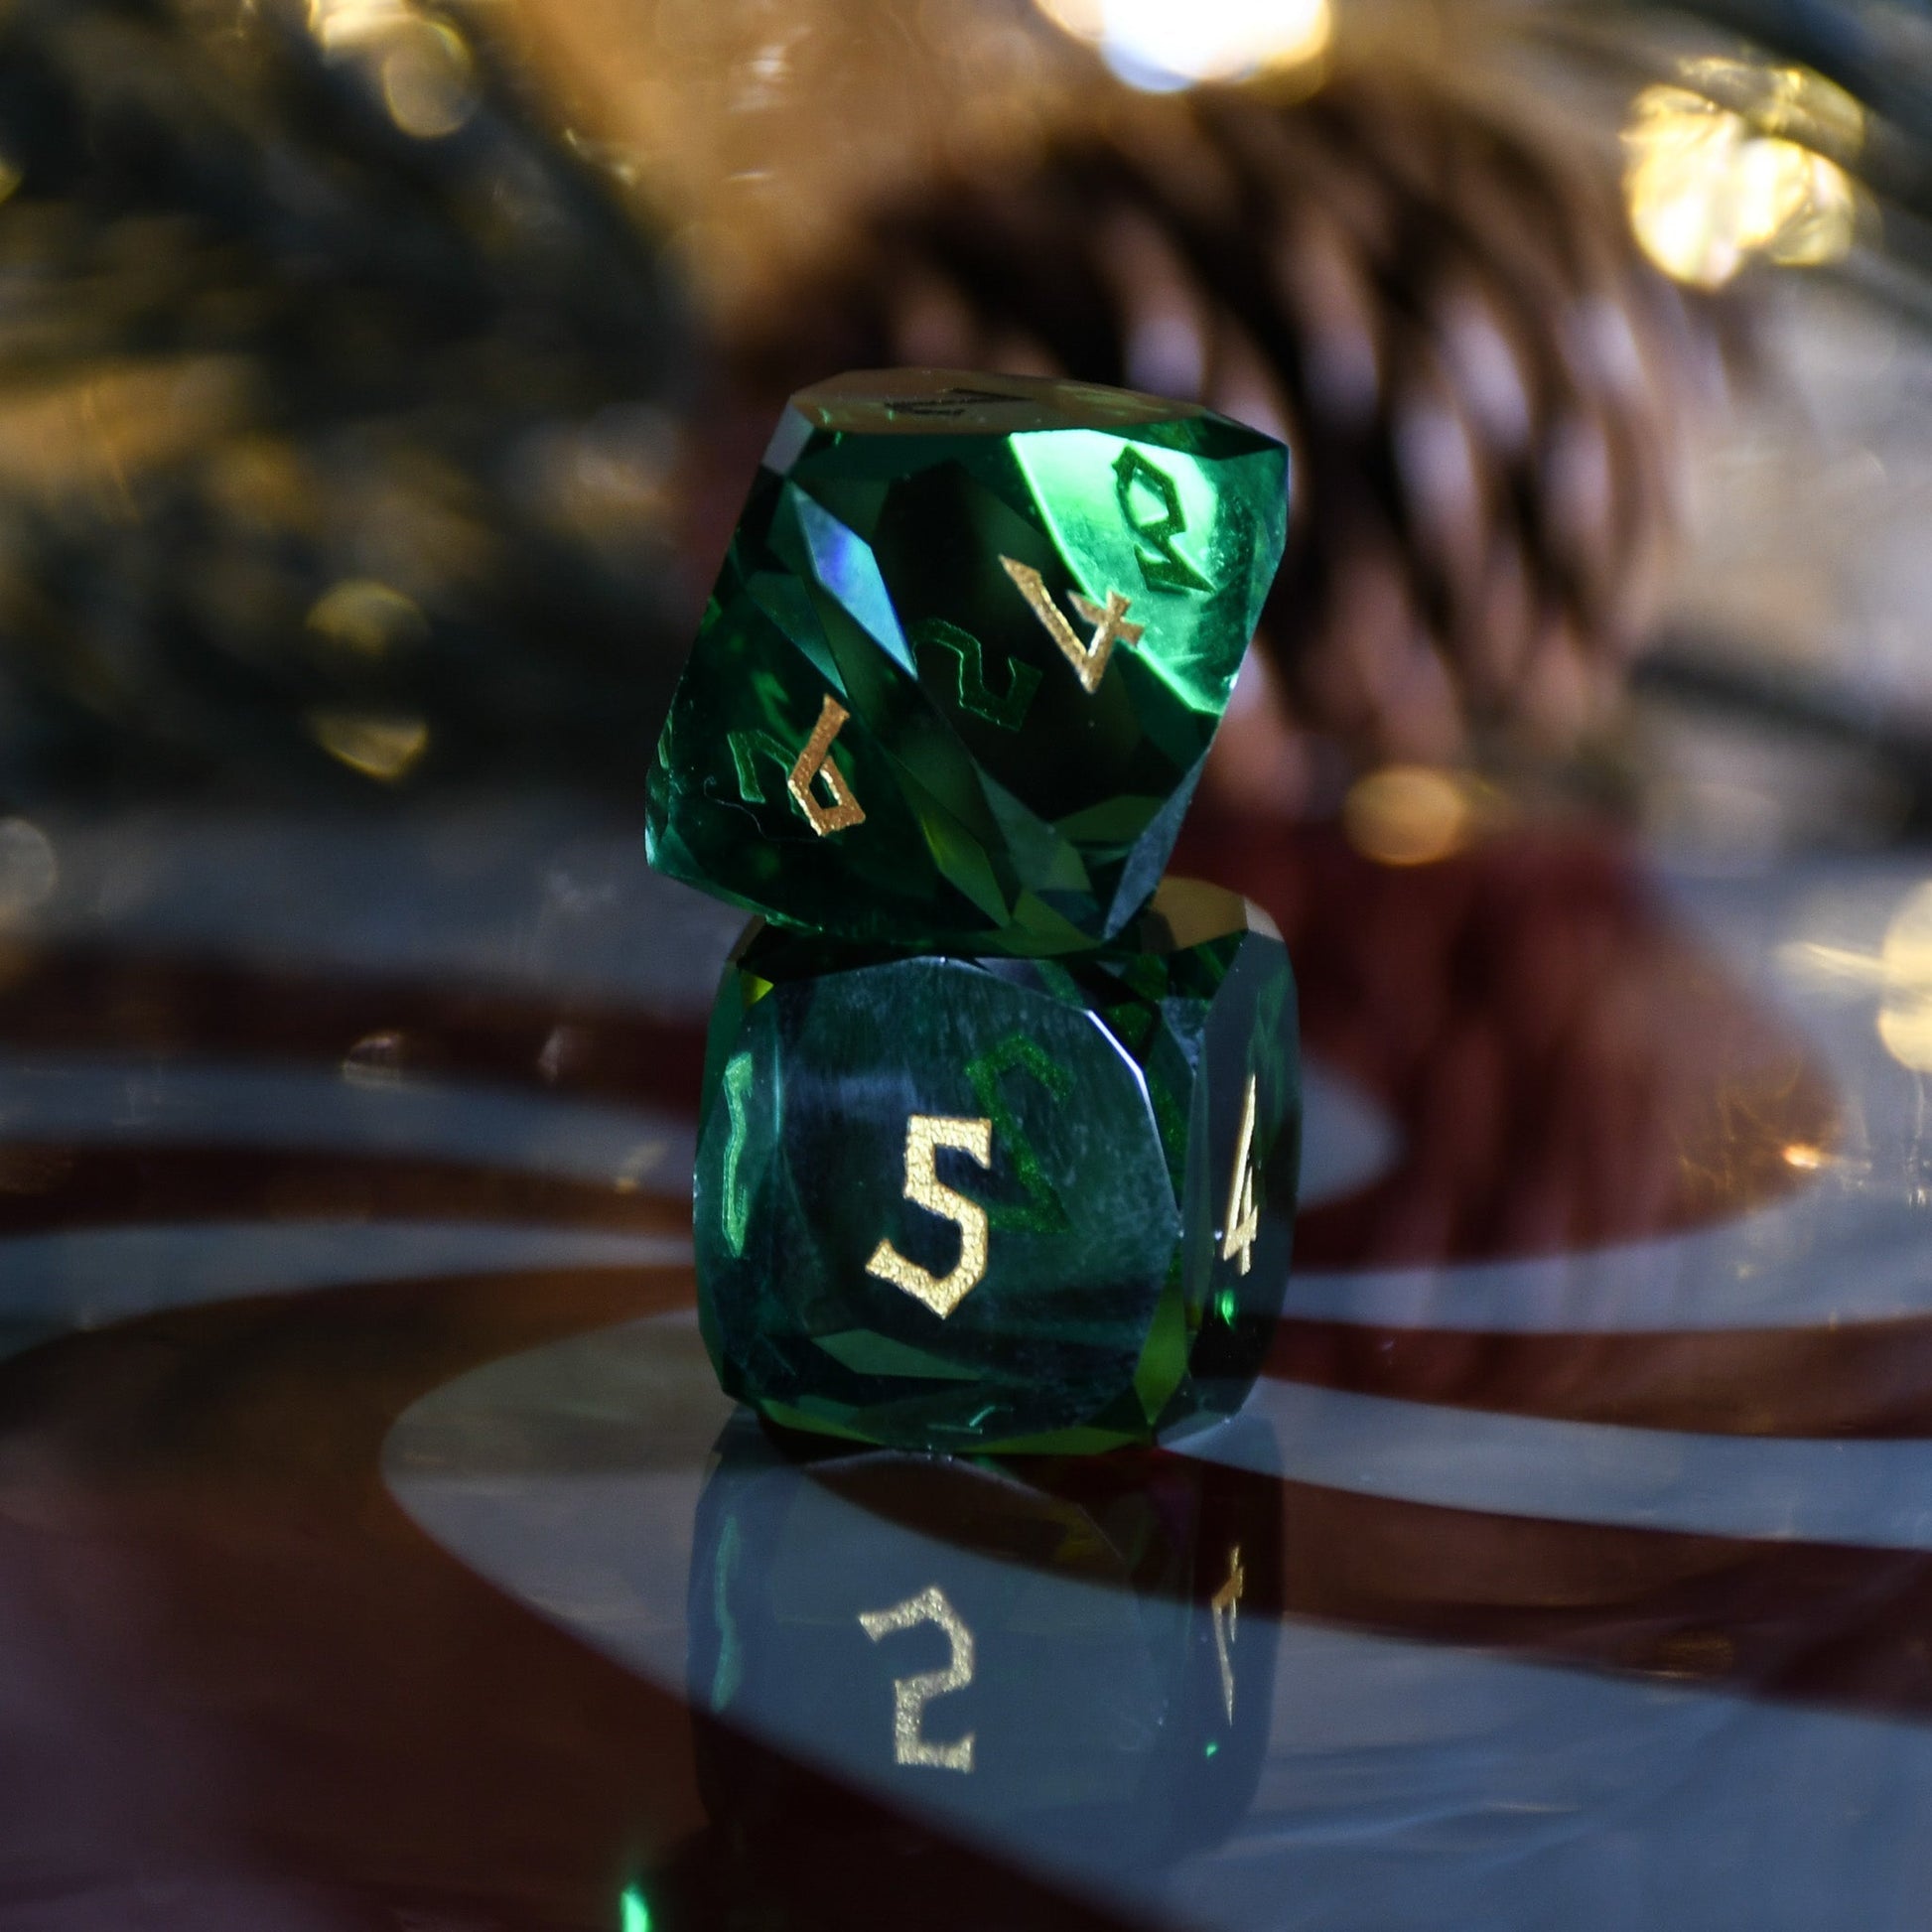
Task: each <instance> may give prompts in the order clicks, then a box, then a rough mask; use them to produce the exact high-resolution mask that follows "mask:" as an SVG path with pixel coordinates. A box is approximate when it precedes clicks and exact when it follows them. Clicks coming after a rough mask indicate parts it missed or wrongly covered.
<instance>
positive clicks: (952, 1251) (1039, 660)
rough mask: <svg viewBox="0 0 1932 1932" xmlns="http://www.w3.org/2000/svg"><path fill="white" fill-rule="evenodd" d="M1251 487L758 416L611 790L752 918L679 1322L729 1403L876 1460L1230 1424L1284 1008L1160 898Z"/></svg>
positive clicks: (1263, 1327)
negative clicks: (713, 542) (719, 545)
mask: <svg viewBox="0 0 1932 1932" xmlns="http://www.w3.org/2000/svg"><path fill="white" fill-rule="evenodd" d="M1287 473H1288V453H1287V452H1286V451H1285V450H1284V449H1283V448H1282V447H1281V445H1280V444H1278V443H1275V442H1272V441H1270V440H1269V439H1268V438H1267V437H1264V436H1261V435H1259V434H1257V433H1256V432H1254V431H1252V430H1248V429H1244V428H1242V427H1241V426H1240V425H1238V424H1236V423H1232V422H1230V421H1228V420H1226V419H1225V418H1223V417H1220V416H1216V415H1213V414H1212V413H1210V412H1208V411H1206V410H1203V409H1200V408H1198V407H1195V406H1193V405H1187V404H1179V403H1171V402H1165V401H1161V400H1158V399H1156V398H1154V397H1150V396H1143V395H1136V394H1132V393H1130V392H1127V391H1124V390H1118V389H1106V388H1100V387H1097V386H1095V385H1092V384H1087V383H1073V382H1051V381H1038V380H1034V379H1030V378H1023V377H1013V376H987V375H962V374H953V373H949V372H945V371H935V370H890V371H884V372H873V373H868V374H858V375H848V376H843V377H839V378H836V379H835V380H832V381H829V382H825V383H821V384H819V385H818V386H817V387H815V388H811V389H807V390H805V391H803V392H801V393H800V394H798V395H797V396H794V397H793V398H792V400H791V403H790V405H789V407H788V408H787V410H786V412H785V414H784V417H783V418H782V420H781V421H780V423H779V425H778V428H777V431H776V433H775V434H774V436H773V437H772V440H771V444H770V447H769V449H768V450H767V451H766V453H765V457H764V461H763V464H762V466H761V468H760V469H759V476H758V481H757V483H755V484H754V486H753V489H752V494H751V498H750V500H749V502H748V503H747V505H746V508H745V511H744V514H743V515H742V517H741V518H740V521H739V525H738V528H737V531H736V533H735V534H734V536H733V539H732V545H731V550H730V553H729V555H728V556H727V558H726V561H725V566H724V570H723V572H722V574H721V576H720V578H719V582H718V586H717V589H716V591H715V592H714V593H713V596H712V599H711V602H710V605H709V606H708V608H707V610H706V613H705V618H704V621H703V625H702V627H701V629H700V631H699V635H698V640H697V643H696V645H695V647H694V649H693V651H692V655H691V659H690V661H689V663H688V664H687V665H686V667H685V670H684V673H683V677H682V679H681V681H680V683H679V685H678V689H677V693H676V696H675V698H674V700H673V702H672V707H671V713H670V716H669V718H668V720H667V721H666V724H665V727H664V732H663V736H662V738H661V740H660V741H659V745H658V749H657V757H656V760H655V762H654V764H653V767H652V770H651V776H650V798H649V817H648V838H649V850H650V857H651V862H652V863H653V864H654V865H655V866H657V867H658V868H659V869H660V870H662V871H664V872H666V873H669V874H670V875H672V876H673V877H675V878H678V879H682V880H685V881H687V882H689V883H690V884H692V885H694V886H699V887H702V888H703V889H704V890H706V891H708V892H711V893H713V894H716V895H718V896H719V897H723V898H727V899H730V900H732V901H734V902H736V903H738V904H741V905H744V906H747V907H748V908H751V909H752V910H754V911H755V912H757V913H759V915H760V916H759V917H758V918H755V919H754V920H753V922H752V924H751V926H750V927H749V928H748V929H747V931H746V933H745V935H744V937H743V938H742V939H741V940H740V942H739V944H738V947H737V949H736V951H735V952H734V953H733V955H732V959H731V963H730V965H729V966H728V967H727V969H726V972H725V977H724V983H723V985H722V987H721V988H720V991H719V995H718V1002H717V1006H716V1009H715V1011H714V1013H713V1016H712V1023H711V1034H710V1041H709V1047H708V1051H707V1055H706V1067H705V1082H704V1095H703V1101H702V1106H701V1112H700V1118H699V1129H698V1167H697V1181H696V1190H695V1220H696V1255H697V1271H698V1292H699V1314H700V1321H701V1324H702V1327H703V1332H704V1337H705V1342H706V1346H707V1347H708V1349H709V1350H710V1354H711V1358H712V1361H713V1363H714V1364H715V1365H716V1367H717V1370H718V1374H719V1378H720V1380H721V1381H722V1383H723V1384H724V1387H725V1389H726V1392H727V1393H728V1394H731V1395H733V1396H736V1397H739V1398H741V1399H743V1400H745V1401H748V1402H750V1403H752V1404H754V1405H755V1406H756V1407H757V1408H758V1409H759V1410H760V1411H761V1412H762V1413H763V1414H764V1415H765V1416H766V1417H767V1418H768V1419H770V1420H771V1421H773V1422H776V1423H779V1424H781V1425H785V1426H789V1427H792V1428H798V1429H806V1430H813V1431H818V1432H821V1433H824V1434H828V1435H833V1436H839V1437H844V1438H847V1439H851V1440H856V1441H860V1442H868V1443H879V1444H885V1445H888V1446H892V1447H897V1448H903V1449H942V1450H962V1451H974V1452H977V1451H1012V1452H1032V1451H1040V1452H1067V1451H1077V1450H1083V1449H1106V1448H1111V1447H1114V1446H1116V1445H1120V1444H1124V1443H1130V1442H1146V1441H1148V1440H1150V1439H1151V1438H1153V1437H1155V1436H1156V1435H1159V1434H1163V1433H1165V1432H1168V1431H1171V1430H1173V1429H1175V1428H1178V1427H1179V1426H1181V1425H1183V1424H1185V1423H1188V1422H1190V1421H1196V1420H1204V1419H1205V1420H1211V1419H1213V1418H1216V1417H1219V1416H1223V1415H1227V1414H1230V1413H1232V1411H1233V1410H1235V1409H1237V1408H1238V1407H1239V1406H1240V1404H1241V1402H1242V1400H1243V1399H1244V1398H1245V1396H1246V1395H1247V1392H1248V1390H1249V1388H1250V1387H1251V1386H1252V1383H1253V1380H1254V1377H1255V1375H1256V1373H1257V1371H1258V1369H1259V1367H1260V1364H1261V1359H1262V1356H1263V1354H1264V1353H1265V1351H1266V1348H1267V1345H1268V1342H1269V1339H1270V1337H1271V1336H1272V1333H1273V1330H1274V1326H1275V1323H1276V1320H1277V1319H1278V1317H1279V1314H1280V1311H1281V1304H1282V1297H1283V1293H1284V1289H1285V1287H1286V1283H1287V1275H1288V1258H1289V1237H1290V1229H1291V1223H1292V1220H1293V1216H1294V1205H1295V1186H1296V1178H1297V1173H1298V1169H1299V1163H1300V1139H1301V1088H1300V1079H1299V1073H1298V1059H1297V1046H1296V1025H1295V994H1294V982H1293V979H1292V977H1291V974H1290V971H1289V964H1288V958H1287V954H1286V952H1285V950H1284V949H1283V946H1282V943H1281V940H1280V937H1279V935H1278V934H1277V933H1276V932H1275V930H1274V928H1273V927H1272V926H1271V925H1270V924H1269V922H1268V921H1267V919H1266V917H1265V916H1264V915H1263V914H1262V913H1260V912H1259V911H1258V910H1256V908H1255V907H1253V906H1252V905H1250V904H1248V903H1247V902H1246V901H1244V900H1243V899H1241V898H1239V897H1236V896H1235V895H1233V894H1230V893H1226V892H1223V891H1221V890H1220V889H1218V888H1215V887H1210V886H1205V885H1201V884H1199V883H1196V882H1192V881H1186V880H1176V879H1172V878H1170V879H1164V878H1163V877H1162V869H1163V867H1164V866H1165V864H1166V862H1167V859H1168V856H1169V854H1170V852H1171V851H1172V849H1173V842H1174V837H1175V834H1176V831H1177V830H1178V827H1179V822H1180V817H1181V814H1182V812H1183V811H1184V810H1185V808H1186V805H1187V801H1188V798H1189V796H1190V795H1191V793H1192V790H1193V786H1194V783H1195V780H1196V778H1197V777H1198V775H1199V772H1200V767H1201V762H1202V759H1204V758H1205V756H1206V753H1207V748H1208V743H1209V741H1210V740H1211V739H1212V737H1213V734H1214V730H1215V727H1216V725H1217V724H1218V723H1219V720H1220V717H1221V713H1222V711H1223V710H1224V709H1225V707H1226V704H1227V700H1228V696H1229V693H1230V692H1231V690H1232V688H1233V684H1234V679H1235V676H1236V673H1237V671H1238V669H1239V667H1240V663H1241V658H1242V654H1243V652H1244V650H1245V648H1246V645H1247V642H1248V638H1249V636H1250V634H1251V632H1252V630H1253V627H1254V623H1255V621H1256V618H1257V615H1258V613H1259V611H1260V609H1261V603H1262V599H1263V597H1264V595H1265V594H1266V592H1267V590H1268V586H1269V584H1270V582H1271V580H1272V578H1273V576H1274V573H1275V569H1276V566H1277V564H1278V563H1279V562H1280V558H1281V550H1282V541H1283V535H1284V528H1285V524H1286V518H1287Z"/></svg>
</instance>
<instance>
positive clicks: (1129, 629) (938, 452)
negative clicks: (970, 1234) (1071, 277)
mask: <svg viewBox="0 0 1932 1932" xmlns="http://www.w3.org/2000/svg"><path fill="white" fill-rule="evenodd" d="M1287 465H1288V453H1287V451H1286V450H1284V449H1283V448H1282V447H1281V446H1280V445H1279V444H1278V443H1274V442H1271V441H1270V440H1269V439H1268V438H1267V437H1264V436H1260V435H1257V434H1256V433H1255V432H1254V431H1252V430H1248V429H1243V428H1242V427H1241V426H1240V425H1238V424H1236V423H1232V422H1229V421H1227V420H1226V419H1225V418H1223V417H1220V416H1216V415H1213V414H1211V413H1210V412H1208V411H1206V410H1204V409H1200V408H1197V407H1194V406H1192V405H1189V404H1182V403H1171V402H1161V401H1157V400H1155V399H1154V398H1152V397H1149V396H1141V395H1135V394H1133V393H1131V392H1128V391H1125V390H1117V389H1103V388H1098V387H1095V386H1093V385H1091V384H1086V383H1072V382H1043V381H1037V380H1034V379H1031V378H1025V377H1019V376H982V375H972V376H968V375H951V374H946V373H944V372H939V371H933V370H888V371H884V372H878V373H872V374H864V375H848V376H842V377H839V378H837V379H836V380H834V381H831V382H826V383H822V384H820V385H819V386H818V387H817V388H814V389H807V390H805V391H803V392H802V393H801V394H799V395H797V396H795V397H793V398H792V401H791V405H790V407H789V408H788V409H787V411H786V413H785V415H784V418H783V420H782V421H781V422H780V424H779V426H778V430H777V433H776V435H775V436H774V437H773V438H772V441H771V446H770V448H769V450H768V451H767V452H766V454H765V458H764V463H763V466H762V468H761V469H760V470H759V476H758V481H757V483H755V484H754V486H753V489H752V493H751V498H750V500H749V501H748V503H747V504H746V507H745V512H744V515H743V516H742V518H741V519H740V521H739V525H738V529H737V532H736V534H735V535H734V537H733V539H732V545H731V550H730V553H729V554H728V556H727V557H726V560H725V567H724V570H723V573H722V574H721V575H720V577H719V580H718V585H717V589H716V590H715V591H714V593H713V595H712V599H711V602H710V605H709V606H708V608H707V610H706V612H705V617H704V622H703V625H702V627H701V629H700V631H699V634H698V640H697V644H696V646H695V647H694V649H693V651H692V654H691V659H690V662H689V663H688V664H687V665H686V666H685V670H684V674H683V677H682V680H681V681H680V683H679V686H678V690H677V694H676V697H675V698H674V700H673V702H672V706H671V712H670V716H669V718H668V720H667V721H666V723H665V726H664V732H663V736H662V738H661V739H660V741H659V743H658V748H657V757H656V759H655V762H654V763H653V765H652V768H651V773H650V796H649V816H648V838H649V851H650V857H651V862H652V863H653V864H654V865H656V866H658V867H660V868H661V869H662V870H663V871H665V872H668V873H670V874H672V875H673V876H674V877H676V878H679V879H683V880H687V881H689V882H690V883H691V884H692V885H695V886H701V887H703V888H704V889H705V890H707V891H709V892H713V893H716V894H719V895H720V896H722V897H726V898H729V899H735V900H736V901H738V902H739V903H741V904H744V905H748V906H751V907H754V908H755V909H757V910H759V911H761V912H764V913H766V914H767V915H768V916H769V917H771V918H772V919H773V920H776V921H778V922H781V923H785V924H791V925H798V926H803V927H808V928H810V929H813V930H816V931H822V932H829V933H833V934H836V935H838V936H840V937H843V938H847V939H852V940H856V941H859V942H862V943H878V944H886V945H894V946H903V947H906V948H947V947H957V948H959V949H961V950H965V951H974V952H986V951H1000V952H1008V953H1015V954H1024V955H1034V956H1039V955H1045V954H1051V953H1056V952H1065V951H1069V950H1073V949H1076V948H1079V947H1082V946H1090V945H1092V944H1094V943H1095V942H1097V941H1101V940H1105V939H1108V938H1111V937H1112V936H1113V935H1114V934H1116V933H1117V932H1119V931H1120V930H1121V929H1122V928H1123V927H1124V926H1125V925H1126V924H1127V922H1128V921H1129V920H1130V919H1131V918H1132V917H1133V916H1134V914H1135V913H1136V912H1138V911H1139V910H1140V908H1141V906H1142V905H1143V904H1144V903H1145V902H1146V900H1147V898H1148V896H1149V895H1150V894H1151V893H1152V892H1153V890H1154V887H1155V885H1156V883H1157V881H1158V880H1159V878H1160V875H1161V869H1162V867H1163V866H1164V865H1165V864H1166V863H1167V858H1168V854H1169V853H1170V851H1171V850H1172V849H1173V841H1174V835H1175V832H1176V831H1177V829H1178V827H1179V823H1180V817H1181V814H1182V812H1183V811H1184V810H1185V809H1186V805H1187V800H1188V797H1189V795H1190V794H1191V792H1192V789H1193V785H1194V780H1195V778H1196V777H1197V775H1198V774H1199V771H1200V765H1201V760H1202V759H1203V757H1204V756H1205V754H1206V751H1207V747H1208V741H1209V740H1210V739H1211V738H1212V737H1213V734H1214V729H1215V726H1216V725H1217V724H1218V723H1219V721H1220V717H1221V713H1222V710H1223V709H1224V708H1225V706H1226V704H1227V699H1228V693H1229V691H1230V690H1231V689H1232V687H1233V683H1234V677H1235V672H1236V671H1237V669H1238V668H1239V666H1240V663H1241V656H1242V652H1243V650H1244V649H1245V648H1246V646H1247V643H1248V639H1249V636H1250V635H1251V633H1252V632H1253V629H1254V625H1255V621H1256V619H1257V617H1258V615H1259V613H1260V610H1261V603H1262V599H1263V597H1264V595H1265V594H1266V592H1267V590H1268V586H1269V584H1270V582H1271V580H1272V579H1273V577H1274V574H1275V567H1276V565H1277V563H1278V562H1279V561H1280V558H1281V550H1282V538H1283V530H1284V525H1285V520H1286V515H1287Z"/></svg>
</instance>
